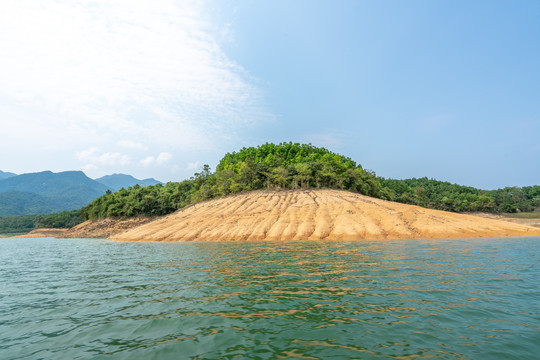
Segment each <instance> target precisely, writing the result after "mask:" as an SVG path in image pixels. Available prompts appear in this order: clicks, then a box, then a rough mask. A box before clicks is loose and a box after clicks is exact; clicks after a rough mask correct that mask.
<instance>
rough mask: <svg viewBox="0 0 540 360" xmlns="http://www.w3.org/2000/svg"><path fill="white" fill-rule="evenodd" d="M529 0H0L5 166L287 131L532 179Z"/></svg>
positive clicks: (175, 162)
mask: <svg viewBox="0 0 540 360" xmlns="http://www.w3.org/2000/svg"><path fill="white" fill-rule="evenodd" d="M539 15H540V2H538V1H534V0H524V1H519V2H515V1H497V0H492V1H482V0H476V1H464V0H457V1H456V0H448V1H443V0H408V1H401V0H387V1H362V0H351V1H348V0H340V1H330V0H328V1H317V0H295V1H289V0H287V1H285V0H272V1H270V0H259V1H254V0H234V1H233V0H219V1H218V0H215V1H172V0H171V1H167V0H153V1H133V0H131V1H114V2H112V1H108V0H98V1H87V0H82V1H81V0H78V1H68V0H49V1H46V2H43V1H38V0H36V1H31V0H27V1H19V0H13V1H12V0H3V1H2V2H1V4H0V125H1V132H0V170H3V171H10V172H15V173H17V174H20V173H27V172H37V171H44V170H52V171H55V172H58V171H66V170H82V171H84V172H85V173H86V174H87V175H88V176H90V177H92V178H97V177H100V176H103V175H106V174H112V173H125V174H131V175H133V176H135V177H137V178H140V179H142V178H148V177H153V178H156V179H158V180H160V181H164V182H167V181H180V180H183V179H186V178H189V177H190V176H192V175H193V173H194V172H197V171H199V170H200V169H201V167H202V165H203V164H209V165H210V166H211V167H212V168H215V166H216V165H217V163H218V162H219V160H220V159H221V158H222V157H223V155H224V154H225V153H227V152H232V151H238V150H240V149H241V148H242V147H246V146H257V145H260V144H263V143H265V142H274V143H279V142H283V141H286V142H289V141H292V142H300V143H312V144H313V145H316V146H323V147H325V148H327V149H329V150H331V151H334V152H337V153H340V154H343V155H346V156H348V157H350V158H352V159H353V160H355V161H356V162H357V163H359V164H361V165H362V166H363V167H364V168H365V169H369V170H372V171H374V172H375V173H376V174H377V175H380V176H384V177H389V178H396V179H403V178H411V177H424V176H427V177H429V178H435V179H438V180H443V181H450V182H452V183H458V184H463V185H469V186H475V187H478V188H483V189H494V188H501V187H505V186H527V185H535V184H540V66H538V64H540V41H539V40H538V39H540V26H539V25H538V16H539Z"/></svg>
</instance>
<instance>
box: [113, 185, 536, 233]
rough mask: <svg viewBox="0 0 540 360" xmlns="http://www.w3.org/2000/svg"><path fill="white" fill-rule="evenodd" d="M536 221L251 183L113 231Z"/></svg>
mask: <svg viewBox="0 0 540 360" xmlns="http://www.w3.org/2000/svg"><path fill="white" fill-rule="evenodd" d="M535 235H540V229H537V228H533V227H527V226H523V225H520V224H515V223H510V222H505V221H500V220H494V219H486V218H479V217H475V216H470V215H464V214H456V213H449V212H444V211H437V210H430V209H425V208H421V207H418V206H411V205H404V204H400V203H394V202H389V201H384V200H380V199H375V198H371V197H367V196H363V195H359V194H355V193H351V192H346V191H339V190H294V191H254V192H249V193H245V194H238V195H234V196H229V197H225V198H220V199H215V200H210V201H206V202H203V203H199V204H196V205H193V206H190V207H188V208H185V209H183V210H180V211H177V212H176V213H174V214H171V215H168V216H166V217H164V218H160V219H158V220H155V221H152V222H150V223H148V224H145V225H142V226H139V227H136V228H133V229H131V230H128V231H126V232H124V233H122V234H118V235H113V236H111V238H112V239H113V240H120V241H234V240H318V239H328V240H340V239H344V240H345V239H425V238H473V237H475V238H476V237H498V236H535Z"/></svg>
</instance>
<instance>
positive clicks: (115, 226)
mask: <svg viewBox="0 0 540 360" xmlns="http://www.w3.org/2000/svg"><path fill="white" fill-rule="evenodd" d="M152 220H155V218H147V217H139V218H133V219H111V218H108V219H103V220H95V221H90V220H89V221H85V222H83V223H82V224H79V225H77V226H74V227H72V228H71V229H68V230H67V231H65V232H64V233H62V234H61V235H60V236H58V237H61V238H108V237H110V236H114V235H117V234H120V233H123V232H124V231H126V230H129V229H133V228H136V227H137V226H141V225H143V224H146V223H148V222H150V221H152Z"/></svg>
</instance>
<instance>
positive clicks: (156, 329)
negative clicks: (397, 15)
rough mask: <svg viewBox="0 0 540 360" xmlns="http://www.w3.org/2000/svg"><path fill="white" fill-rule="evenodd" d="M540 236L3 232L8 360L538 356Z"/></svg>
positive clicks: (1, 335)
mask: <svg viewBox="0 0 540 360" xmlns="http://www.w3.org/2000/svg"><path fill="white" fill-rule="evenodd" d="M539 264H540V238H514V239H490V240H480V239H478V240H437V241H427V240H426V241H418V240H415V241H403V240H399V241H358V242H338V243H336V242H289V243H274V242H249V243H187V244H182V243H179V244H171V243H165V244H160V243H114V242H109V241H105V240H95V239H80V240H56V239H17V240H13V239H0V279H2V283H1V285H0V289H1V291H0V358H2V359H40V358H45V359H48V358H66V359H83V358H84V359H87V358H100V359H101V358H107V357H114V358H115V359H123V358H125V359H134V358H139V359H152V358H155V359H168V358H170V359H179V358H180V359H181V358H193V359H219V358H227V359H232V358H240V359H241V358H249V359H279V358H298V359H384V358H391V359H424V358H426V359H428V358H429V359H478V358H482V359H483V360H484V359H533V358H536V357H537V356H538V354H539V353H540V341H539V340H540V290H539V284H540V282H539V280H538V279H540V266H539Z"/></svg>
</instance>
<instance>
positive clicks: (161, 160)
mask: <svg viewBox="0 0 540 360" xmlns="http://www.w3.org/2000/svg"><path fill="white" fill-rule="evenodd" d="M171 159H172V155H171V154H169V153H165V152H162V153H160V154H159V155H158V156H157V158H156V163H157V164H158V165H163V164H165V163H166V162H168V161H169V160H171Z"/></svg>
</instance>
